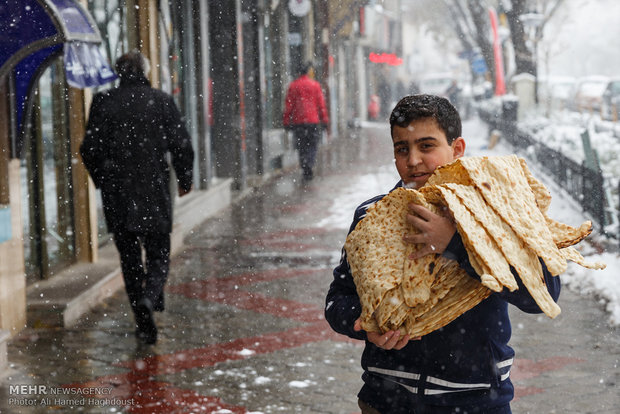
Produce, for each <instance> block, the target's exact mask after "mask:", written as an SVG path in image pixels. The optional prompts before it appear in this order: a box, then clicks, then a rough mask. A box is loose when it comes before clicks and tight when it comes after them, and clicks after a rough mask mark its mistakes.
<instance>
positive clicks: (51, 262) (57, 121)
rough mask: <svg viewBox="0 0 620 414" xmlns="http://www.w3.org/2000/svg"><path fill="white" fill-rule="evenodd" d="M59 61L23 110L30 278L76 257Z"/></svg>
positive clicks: (64, 94) (38, 277) (45, 274)
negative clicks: (25, 111)
mask: <svg viewBox="0 0 620 414" xmlns="http://www.w3.org/2000/svg"><path fill="white" fill-rule="evenodd" d="M61 62H62V61H61V60H60V59H58V60H57V61H56V62H55V63H54V64H52V65H51V66H50V67H48V69H46V70H45V72H44V73H43V74H42V75H41V77H40V78H39V81H38V83H37V86H36V90H35V92H34V94H33V95H32V96H33V100H32V107H31V109H32V110H30V111H28V112H27V114H28V116H29V119H28V121H29V122H27V127H26V135H25V140H24V143H25V145H24V150H23V156H22V169H21V172H22V197H24V200H22V206H23V208H24V211H23V215H22V217H24V235H25V236H24V253H25V255H24V257H25V262H26V263H25V265H26V266H25V267H26V275H27V279H28V282H30V283H31V282H35V281H37V280H41V279H46V278H49V277H50V276H52V275H53V274H54V273H55V272H57V271H58V270H60V269H62V268H63V267H66V266H67V265H68V264H70V263H72V262H73V261H74V258H75V237H74V220H73V217H74V214H73V196H72V180H71V177H72V175H71V151H70V144H69V133H68V110H67V108H68V101H67V86H66V84H65V80H64V79H65V77H64V72H63V67H62V63H61Z"/></svg>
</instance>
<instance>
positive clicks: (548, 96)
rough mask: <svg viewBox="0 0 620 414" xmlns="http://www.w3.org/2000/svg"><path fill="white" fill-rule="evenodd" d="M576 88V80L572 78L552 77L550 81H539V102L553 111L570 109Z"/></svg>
mask: <svg viewBox="0 0 620 414" xmlns="http://www.w3.org/2000/svg"><path fill="white" fill-rule="evenodd" d="M574 88H575V78H573V77H571V76H552V77H549V78H548V79H539V84H538V98H539V102H540V103H543V104H545V105H546V106H547V108H549V110H552V111H555V110H562V109H565V108H568V107H569V103H570V100H571V93H572V92H573V90H574Z"/></svg>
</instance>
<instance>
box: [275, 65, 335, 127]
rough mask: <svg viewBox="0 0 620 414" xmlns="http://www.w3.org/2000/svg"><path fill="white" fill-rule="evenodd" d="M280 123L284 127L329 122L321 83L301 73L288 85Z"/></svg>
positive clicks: (325, 123) (326, 123)
mask: <svg viewBox="0 0 620 414" xmlns="http://www.w3.org/2000/svg"><path fill="white" fill-rule="evenodd" d="M282 123H283V124H284V126H285V127H288V126H293V125H299V124H324V125H328V124H329V117H328V116H327V110H326V109H325V99H324V98H323V91H322V90H321V84H319V83H318V82H317V81H315V80H313V79H310V78H309V77H308V75H302V76H300V77H299V78H297V79H295V80H294V81H293V82H291V84H290V85H289V87H288V92H287V93H286V103H285V108H284V115H283V117H282Z"/></svg>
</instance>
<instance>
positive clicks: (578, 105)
mask: <svg viewBox="0 0 620 414" xmlns="http://www.w3.org/2000/svg"><path fill="white" fill-rule="evenodd" d="M608 83H609V78H608V77H606V76H586V77H583V78H579V79H577V83H576V85H575V90H574V93H573V97H572V102H571V109H572V110H574V111H578V112H600V111H601V105H602V103H603V93H604V92H605V88H606V87H607V84H608Z"/></svg>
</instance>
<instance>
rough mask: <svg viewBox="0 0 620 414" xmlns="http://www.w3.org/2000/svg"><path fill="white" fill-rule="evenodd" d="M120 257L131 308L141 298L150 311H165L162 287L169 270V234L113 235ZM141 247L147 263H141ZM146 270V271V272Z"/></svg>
mask: <svg viewBox="0 0 620 414" xmlns="http://www.w3.org/2000/svg"><path fill="white" fill-rule="evenodd" d="M114 242H115V243H116V247H117V249H118V252H119V254H120V257H121V269H122V271H123V279H124V281H125V290H126V291H127V296H128V297H129V303H130V304H131V307H132V309H134V311H135V309H136V305H137V303H138V302H139V301H140V299H142V298H147V299H149V300H150V302H151V303H152V304H153V310H156V311H163V310H164V295H163V291H164V285H165V284H166V279H167V278H168V269H169V268H170V233H146V234H141V233H134V232H128V231H123V232H117V233H114ZM142 246H144V250H145V252H146V262H145V263H144V264H143V262H142ZM145 267H146V269H145Z"/></svg>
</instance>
